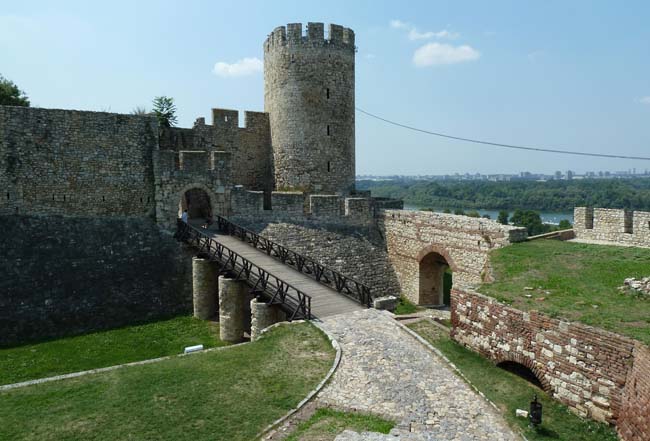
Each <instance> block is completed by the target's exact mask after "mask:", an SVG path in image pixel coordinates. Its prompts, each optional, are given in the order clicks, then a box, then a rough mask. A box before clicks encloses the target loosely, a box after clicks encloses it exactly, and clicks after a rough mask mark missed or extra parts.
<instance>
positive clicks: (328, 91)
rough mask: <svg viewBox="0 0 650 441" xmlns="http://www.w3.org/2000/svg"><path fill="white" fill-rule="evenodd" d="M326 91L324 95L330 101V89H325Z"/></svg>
mask: <svg viewBox="0 0 650 441" xmlns="http://www.w3.org/2000/svg"><path fill="white" fill-rule="evenodd" d="M326 91H327V92H326V93H327V99H330V89H329V88H327V89H326Z"/></svg>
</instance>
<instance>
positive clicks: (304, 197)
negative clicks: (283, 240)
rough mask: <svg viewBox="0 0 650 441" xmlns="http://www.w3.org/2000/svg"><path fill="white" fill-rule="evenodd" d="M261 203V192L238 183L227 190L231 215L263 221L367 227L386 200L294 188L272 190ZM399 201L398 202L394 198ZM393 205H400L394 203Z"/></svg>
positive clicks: (262, 198) (262, 196)
mask: <svg viewBox="0 0 650 441" xmlns="http://www.w3.org/2000/svg"><path fill="white" fill-rule="evenodd" d="M269 199H270V203H269V204H267V205H266V206H265V204H264V200H265V195H264V192H261V191H250V190H246V189H244V188H243V187H241V186H238V187H235V188H233V189H232V191H231V204H230V205H231V213H230V214H231V215H232V216H234V217H245V218H252V219H257V220H261V219H263V220H267V221H292V222H293V221H295V222H304V221H314V222H323V223H329V224H341V225H348V226H364V227H367V226H370V225H372V224H373V222H374V220H375V216H376V215H378V213H379V210H380V209H381V207H382V206H383V205H382V203H384V202H386V201H385V200H381V202H380V203H379V204H377V203H376V202H375V199H374V198H371V197H356V196H338V195H328V194H309V193H303V192H298V191H274V192H271V194H270V198H269ZM397 202H401V201H397ZM395 206H396V207H397V206H399V207H400V208H401V205H399V204H397V203H395Z"/></svg>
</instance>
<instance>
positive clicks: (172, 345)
mask: <svg viewBox="0 0 650 441" xmlns="http://www.w3.org/2000/svg"><path fill="white" fill-rule="evenodd" d="M197 344H203V346H204V347H206V348H207V347H212V346H220V345H223V343H222V342H221V341H220V340H219V325H218V324H216V323H212V322H206V321H203V320H198V319H195V318H193V317H189V316H187V317H186V316H183V317H176V318H173V319H171V320H164V321H159V322H154V323H148V324H145V325H138V326H128V327H125V328H120V329H112V330H109V331H101V332H95V333H92V334H85V335H79V336H76V337H69V338H61V339H58V340H50V341H46V342H43V343H36V344H28V345H24V346H17V347H13V348H2V349H0V384H9V383H17V382H19V381H25V380H32V379H35V378H43V377H50V376H52V375H59V374H65V373H69V372H78V371H84V370H88V369H95V368H100V367H106V366H113V365H116V364H122V363H128V362H131V361H139V360H146V359H149V358H156V357H162V356H165V355H172V354H179V353H181V352H183V348H185V346H191V345H197Z"/></svg>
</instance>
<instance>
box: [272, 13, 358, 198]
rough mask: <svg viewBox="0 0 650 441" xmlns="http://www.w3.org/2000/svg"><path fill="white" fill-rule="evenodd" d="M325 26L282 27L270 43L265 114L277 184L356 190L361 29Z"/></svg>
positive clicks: (323, 190)
mask: <svg viewBox="0 0 650 441" xmlns="http://www.w3.org/2000/svg"><path fill="white" fill-rule="evenodd" d="M323 30H324V28H323V24H322V23H309V24H308V25H307V35H306V36H303V34H302V24H300V23H292V24H288V25H287V26H286V28H285V27H284V26H280V27H278V28H275V30H274V31H273V33H272V34H271V35H269V37H268V38H267V40H266V41H265V42H264V110H265V111H266V112H268V113H269V118H270V122H271V143H272V145H273V166H274V175H275V187H276V189H278V190H285V189H286V190H289V189H290V190H302V191H307V192H311V193H327V194H348V193H350V192H351V191H353V190H354V171H355V169H354V55H355V46H354V32H353V31H352V30H351V29H348V28H344V27H342V26H338V25H334V24H332V25H329V35H328V38H327V39H326V38H325V36H324V33H323Z"/></svg>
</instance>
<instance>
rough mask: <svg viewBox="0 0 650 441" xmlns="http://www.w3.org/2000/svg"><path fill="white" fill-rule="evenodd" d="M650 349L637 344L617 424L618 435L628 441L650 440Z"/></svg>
mask: <svg viewBox="0 0 650 441" xmlns="http://www.w3.org/2000/svg"><path fill="white" fill-rule="evenodd" d="M648 373H650V348H648V347H647V346H646V345H644V344H642V343H640V342H636V343H635V345H634V363H633V364H632V368H631V369H630V371H629V373H628V376H627V381H626V382H625V389H624V390H623V403H622V406H621V412H620V416H619V420H618V424H617V428H618V433H619V435H620V436H621V438H622V439H624V440H626V441H644V440H647V439H650V375H648Z"/></svg>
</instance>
